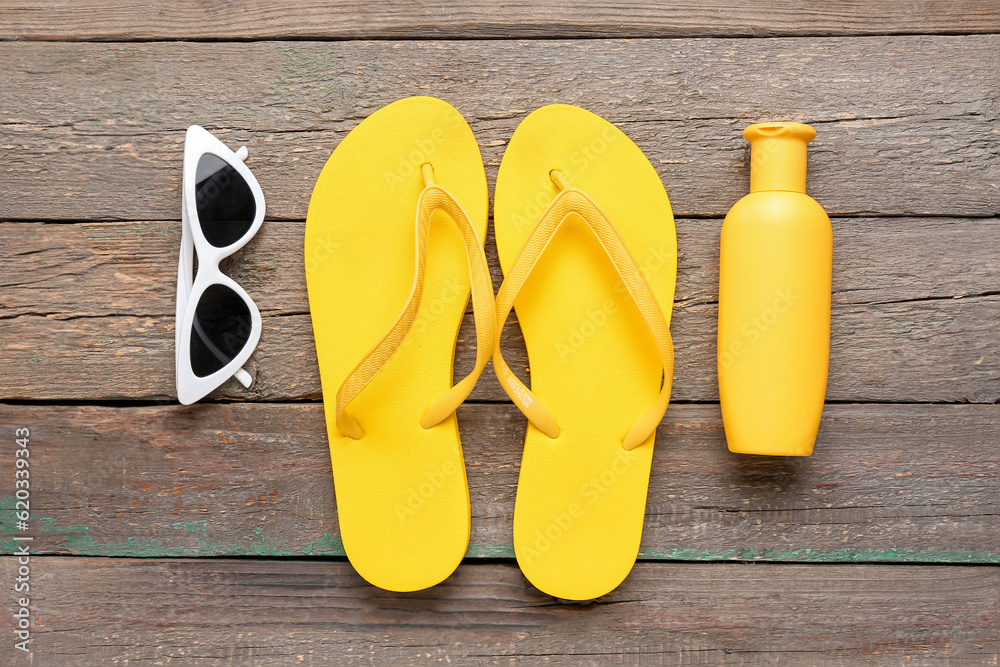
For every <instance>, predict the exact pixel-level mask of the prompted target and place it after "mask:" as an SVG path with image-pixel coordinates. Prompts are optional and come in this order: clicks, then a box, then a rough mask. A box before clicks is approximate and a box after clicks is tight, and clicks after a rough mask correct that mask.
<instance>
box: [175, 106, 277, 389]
mask: <svg viewBox="0 0 1000 667" xmlns="http://www.w3.org/2000/svg"><path fill="white" fill-rule="evenodd" d="M206 153H210V154H212V155H214V156H216V157H218V158H219V159H221V160H223V161H224V162H226V164H228V165H229V166H231V167H232V168H233V169H235V170H236V172H237V173H238V174H239V175H240V176H242V177H243V180H245V181H246V183H247V185H248V186H249V187H250V191H251V193H253V198H254V219H253V223H252V224H251V225H250V228H249V229H248V230H247V232H246V233H245V234H244V235H243V236H241V237H240V238H239V240H237V241H236V242H235V243H233V244H232V245H229V246H226V247H224V248H217V247H215V246H213V245H212V244H211V243H209V242H208V239H206V238H205V234H204V232H203V231H202V229H201V224H200V222H199V220H198V208H197V205H196V203H195V190H194V188H195V177H196V174H197V171H198V161H199V160H200V159H201V156H202V155H205V154H206ZM246 159H247V149H246V147H245V146H242V147H240V149H239V150H238V151H236V152H233V151H232V150H230V149H229V148H228V147H227V146H226V145H225V144H223V143H222V142H221V141H219V140H218V139H217V138H216V137H215V136H214V135H212V134H211V133H210V132H209V131H208V130H206V129H205V128H203V127H201V126H199V125H192V126H191V127H189V128H188V129H187V134H186V135H185V138H184V169H183V176H182V182H181V193H182V194H181V250H180V260H179V262H178V265H177V311H176V314H175V321H174V350H175V355H174V365H175V369H176V376H177V400H178V401H180V403H181V404H183V405H191V404H192V403H195V402H196V401H200V400H201V399H202V398H204V397H205V396H206V395H208V394H209V393H210V392H211V391H213V390H215V389H217V388H218V387H220V386H221V385H222V384H223V383H224V382H226V380H228V379H229V378H231V377H234V376H235V377H236V379H237V380H239V382H240V384H242V385H243V386H244V387H247V388H249V387H250V385H251V383H252V382H253V379H252V377H251V376H250V374H249V373H247V372H246V371H245V370H243V368H242V367H243V364H245V363H246V362H247V360H248V359H249V358H250V355H251V354H253V351H254V349H256V347H257V343H258V342H260V333H261V328H262V326H261V319H260V310H258V308H257V304H255V303H254V302H253V299H251V298H250V295H249V294H247V293H246V290H244V289H243V288H242V287H240V285H239V284H237V283H236V281H234V280H233V279H232V278H230V277H229V276H227V275H226V274H224V273H222V271H221V270H220V269H219V262H221V261H222V260H223V259H225V258H226V257H229V256H230V255H232V254H233V253H235V252H236V251H237V250H239V249H240V248H242V247H243V246H245V245H246V244H247V242H249V241H250V239H252V238H253V236H254V234H256V233H257V231H258V230H259V229H260V226H261V224H262V223H263V222H264V192H263V191H262V190H261V189H260V184H259V183H257V179H256V178H254V175H253V174H252V173H250V170H249V169H248V168H247V166H246V165H245V164H243V161H244V160H246ZM196 252H197V256H198V272H197V274H196V275H195V276H194V279H193V280H192V278H191V276H192V273H193V272H194V256H195V253H196ZM215 284H218V285H224V286H225V287H228V288H230V289H231V290H233V291H234V292H236V294H237V295H239V297H240V298H242V299H243V300H244V301H245V302H246V304H247V306H248V307H249V309H250V337H249V338H248V339H247V342H246V344H245V345H244V346H243V349H241V350H240V352H239V354H237V355H236V357H235V358H233V359H232V360H230V361H229V363H227V364H226V365H225V366H223V367H222V368H220V369H219V370H217V371H215V372H214V373H211V374H210V375H206V376H204V377H199V376H197V375H195V373H194V370H193V368H192V367H191V330H192V327H193V326H194V315H195V309H196V308H197V306H198V301H199V300H200V299H201V297H202V295H203V294H204V293H205V290H206V289H207V288H208V287H209V286H210V285H215Z"/></svg>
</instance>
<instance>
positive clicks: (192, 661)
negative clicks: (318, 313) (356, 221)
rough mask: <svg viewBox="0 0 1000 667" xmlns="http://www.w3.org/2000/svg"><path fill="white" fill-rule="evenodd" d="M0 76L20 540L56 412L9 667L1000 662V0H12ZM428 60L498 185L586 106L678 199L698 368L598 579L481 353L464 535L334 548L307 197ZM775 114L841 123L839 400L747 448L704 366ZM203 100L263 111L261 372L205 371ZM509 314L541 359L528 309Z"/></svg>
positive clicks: (680, 345)
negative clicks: (465, 545)
mask: <svg viewBox="0 0 1000 667" xmlns="http://www.w3.org/2000/svg"><path fill="white" fill-rule="evenodd" d="M0 72H2V74H0V84H2V85H0V92H2V94H0V267H2V269H3V270H2V273H0V285H2V288H0V426H2V437H3V439H4V440H0V498H3V500H2V501H0V503H2V507H0V509H2V510H3V511H2V512H0V551H2V553H4V554H10V553H12V552H13V550H14V548H15V542H14V541H13V537H14V536H15V535H17V534H19V533H18V531H17V530H16V527H15V525H14V519H13V515H12V512H11V511H10V510H11V509H12V508H13V504H14V498H13V496H14V455H13V451H14V429H16V428H19V427H28V428H30V429H31V475H32V478H31V479H32V490H31V492H32V497H31V502H32V508H31V509H32V520H31V528H30V530H29V531H28V532H27V533H21V534H27V535H30V536H32V537H33V538H34V541H33V542H32V545H33V554H35V555H33V556H32V561H31V562H32V565H31V567H32V573H31V577H32V614H33V623H34V626H33V635H32V640H31V648H32V651H33V653H32V655H31V656H28V655H26V654H23V653H22V652H20V651H16V650H15V649H14V648H13V642H14V641H15V639H14V636H13V632H12V628H13V626H14V624H15V619H14V618H13V616H12V614H13V611H14V600H15V599H16V597H17V596H15V595H14V593H13V585H14V580H15V577H16V570H17V564H16V559H15V558H14V557H13V556H10V555H5V556H0V591H2V593H0V603H2V605H3V613H4V617H3V618H4V623H3V627H2V628H0V659H2V660H3V662H4V664H11V665H28V664H31V665H68V664H88V665H89V664H93V665H105V664H128V665H154V664H156V665H159V664H181V665H209V664H219V663H222V664H259V665H277V664H305V665H310V664H317V665H318V664H353V663H359V664H361V663H363V664H386V663H389V662H397V663H404V664H409V663H413V664H417V663H426V662H445V663H450V664H475V663H488V664H526V665H534V664H543V663H544V664H565V665H585V664H595V665H603V664H705V665H719V664H738V665H742V664H765V663H778V664H792V665H841V664H849V665H856V664H914V665H916V664H949V665H980V664H984V665H987V664H988V665H996V664H997V662H998V660H1000V657H998V654H1000V568H998V565H1000V405H998V403H1000V365H998V353H1000V218H998V217H997V216H998V213H1000V122H998V114H1000V106H998V91H1000V5H997V3H996V2H995V1H994V0H958V1H955V2H931V1H922V0H912V1H909V2H895V3H893V2H873V3H860V2H852V1H850V0H832V1H830V2H824V3H818V2H817V3H809V4H806V3H802V2H798V1H792V0H783V1H781V2H776V3H771V5H770V6H769V7H768V8H767V9H766V10H765V9H764V8H762V7H761V6H760V3H756V2H750V1H749V0H707V1H705V2H697V3H696V2H691V1H682V2H677V3H675V4H673V5H671V6H669V7H666V6H660V5H655V4H652V5H651V4H648V3H645V2H639V1H637V0H622V1H621V2H617V3H596V2H576V3H573V2H562V1H557V0H545V1H543V2H538V3H504V2H482V1H481V0H480V1H477V2H473V3H470V4H458V3H454V2H450V1H447V2H444V3H440V2H439V3H429V2H424V1H423V0H404V1H402V2H396V3H391V4H390V3H377V4H376V3H359V2H355V1H347V2H343V3H339V4H336V5H332V6H326V5H324V4H322V3H314V2H305V3H298V2H291V1H290V0H271V1H268V2H265V1H264V0H250V1H247V2H242V3H231V2H221V1H219V0H212V1H207V2H205V1H203V2H193V1H192V0H182V1H178V2H171V3H167V2H152V3H147V4H138V3H134V4H133V3H129V2H127V1H126V2H125V3H110V2H107V1H105V0H79V1H77V2H74V3H69V2H65V0H4V1H3V2H2V4H0ZM415 94H430V95H435V96H438V97H441V98H443V99H445V100H447V101H449V102H451V103H452V104H454V105H455V106H456V107H457V108H458V109H459V110H460V111H461V112H462V113H463V114H464V115H465V117H466V118H467V119H468V121H469V123H470V124H471V126H472V129H473V131H474V132H475V134H476V137H477V139H478V141H479V142H480V146H481V149H482V152H483V157H484V159H485V161H486V168H487V176H488V178H489V180H490V186H491V190H492V184H493V180H494V178H495V176H496V170H497V167H498V165H499V162H500V159H501V157H502V155H503V150H504V146H505V142H506V140H507V139H508V138H509V137H510V135H511V134H512V132H513V130H514V128H515V127H516V126H517V124H518V122H519V121H520V120H521V119H522V118H523V117H524V116H525V115H526V114H527V113H528V112H530V111H531V110H533V109H535V108H537V107H538V106H541V105H544V104H548V103H553V102H567V103H573V104H578V105H581V106H584V107H586V108H588V109H591V110H592V111H594V112H596V113H599V114H601V115H603V116H604V117H606V118H608V119H609V120H611V121H612V122H614V123H616V124H618V125H619V126H620V127H621V128H622V129H623V130H625V131H626V132H627V133H628V134H629V135H630V136H631V137H632V138H633V139H634V140H635V141H636V143H638V145H639V146H640V147H641V148H642V149H643V150H644V151H645V152H646V154H647V155H648V156H649V158H650V160H651V161H652V163H653V165H654V166H655V167H656V168H657V170H658V171H659V173H660V175H661V177H662V178H663V181H664V184H665V186H666V188H667V192H668V193H669V195H670V198H671V201H672V204H673V207H674V212H675V215H676V216H677V229H678V243H679V249H680V257H679V267H680V270H679V275H678V289H677V301H676V304H675V311H674V325H673V336H674V341H675V344H676V346H677V369H676V373H675V379H674V395H673V398H674V400H673V403H672V405H671V408H670V409H669V411H668V412H667V416H666V418H665V420H664V422H663V424H662V425H661V427H660V430H659V434H658V438H657V446H656V453H655V456H654V463H653V473H652V480H651V483H650V492H649V501H648V507H647V516H646V526H645V531H644V535H643V544H642V550H641V553H640V562H639V563H638V564H637V565H636V567H635V569H634V570H633V572H632V574H631V575H630V576H629V578H628V579H627V580H626V581H625V583H624V584H623V585H622V586H621V587H620V588H619V589H617V590H616V591H614V592H613V593H611V594H609V595H608V596H606V597H604V598H601V599H599V600H596V601H594V602H591V603H586V604H570V603H565V602H562V601H559V600H555V599H553V598H550V597H548V596H545V595H543V594H541V593H539V592H538V591H537V590H536V589H534V588H533V587H531V586H530V585H529V584H528V583H527V582H526V581H525V579H524V578H523V577H522V576H521V574H520V572H519V570H518V569H517V565H516V562H515V561H514V560H513V551H512V547H511V518H512V511H513V502H514V493H515V490H516V482H517V471H518V463H519V456H520V446H521V442H522V440H523V435H524V427H525V420H524V418H523V417H522V416H521V415H520V413H518V412H517V410H516V409H514V408H513V406H512V405H511V404H510V403H509V402H508V401H507V400H506V396H505V395H504V394H503V392H502V391H501V389H500V387H499V385H498V384H497V382H496V380H495V379H494V378H493V376H492V372H491V371H490V370H487V372H486V374H484V376H483V379H482V380H481V381H480V383H479V386H478V387H477V389H476V391H475V393H474V394H473V396H472V397H471V399H470V400H469V401H468V403H467V404H466V405H465V406H463V407H462V408H461V410H460V412H459V420H460V424H461V428H462V435H463V445H464V449H465V458H466V465H467V468H468V476H469V485H470V491H471V497H472V543H471V546H470V548H469V553H468V558H467V559H466V561H465V562H464V563H463V565H462V566H460V567H459V569H458V571H457V572H456V573H455V574H454V575H453V576H452V577H451V578H450V579H448V580H447V581H446V582H445V583H444V584H442V585H440V586H437V587H435V588H433V589H431V590H428V591H423V592H420V593H414V594H394V593H388V592H385V591H381V590H378V589H375V588H373V587H371V586H369V585H367V584H365V583H364V582H363V581H362V580H361V579H360V578H359V577H358V576H357V575H356V574H355V573H354V572H353V570H352V569H351V567H350V565H349V564H348V563H347V562H346V559H344V558H343V549H342V546H341V544H340V540H339V536H338V535H339V534H338V527H337V518H336V510H335V507H334V504H333V486H332V480H331V475H330V464H329V455H328V452H327V444H326V435H325V425H324V421H323V413H322V406H321V395H320V387H319V377H318V372H317V368H316V362H315V352H314V348H313V343H312V337H311V328H310V321H309V314H308V304H307V301H306V294H305V283H304V275H303V269H302V266H303V261H302V258H301V247H302V235H303V227H304V218H305V214H306V207H307V204H308V199H309V195H310V193H311V189H312V185H313V182H314V181H315V178H316V176H317V175H318V173H319V170H320V168H321V166H322V164H323V162H324V161H325V160H326V158H327V157H328V156H329V154H330V152H331V151H332V150H333V148H334V147H335V146H336V145H337V143H338V141H339V140H340V139H342V138H343V136H344V135H345V134H346V133H347V132H348V131H350V129H351V128H353V127H354V126H355V125H356V124H357V122H358V121H359V120H360V119H362V118H364V117H365V116H367V115H368V114H369V113H371V112H372V111H373V110H375V109H377V108H379V107H380V106H382V105H384V104H387V103H389V102H391V101H393V100H395V99H398V98H401V97H405V96H408V95H415ZM779 119H781V120H798V121H802V122H808V123H811V124H813V125H814V126H815V127H816V128H817V131H818V136H817V138H816V140H815V141H814V142H813V143H812V144H811V147H810V158H809V159H810V164H809V189H810V194H812V195H813V196H814V197H815V198H816V199H817V200H818V201H819V202H820V203H822V204H823V205H824V206H825V207H826V209H827V211H829V213H830V215H831V217H832V218H833V226H834V239H835V250H834V252H835V258H834V259H835V267H834V293H833V340H832V348H833V349H832V354H831V375H830V386H829V392H828V404H827V407H826V410H825V412H824V421H823V424H822V427H821V430H820V437H819V442H818V445H817V449H816V453H815V454H814V455H813V456H812V457H810V458H807V459H782V458H761V457H747V456H737V455H732V454H729V453H728V452H727V451H726V448H725V439H724V434H723V431H722V426H721V420H720V413H719V407H718V391H717V387H716V381H715V373H714V368H715V361H714V354H715V352H714V346H715V337H714V334H715V318H716V299H717V297H716V295H717V273H718V237H719V228H720V225H721V222H722V217H723V216H724V215H725V212H726V211H727V210H728V209H729V207H730V206H731V205H732V204H733V203H735V201H736V200H737V199H739V197H740V196H742V195H743V194H745V193H746V192H747V189H748V181H749V167H748V150H747V147H746V145H745V142H744V141H743V140H742V138H741V132H742V129H743V128H744V127H745V126H746V125H748V124H750V123H752V122H756V121H760V120H779ZM191 123H199V124H202V125H204V126H206V127H207V128H209V129H210V130H212V131H213V132H215V133H216V134H217V135H218V136H219V137H220V138H222V139H223V140H224V141H225V142H227V143H228V144H229V145H231V146H234V147H235V146H238V145H240V144H246V145H247V146H248V148H249V150H250V160H249V162H248V164H249V166H250V168H251V169H253V171H254V173H255V174H256V175H257V177H258V179H259V180H260V183H261V186H262V187H263V189H264V192H265V195H266V197H267V203H268V216H269V217H268V220H267V222H265V224H264V226H263V227H262V229H261V231H260V233H259V234H258V235H257V237H256V239H255V240H254V241H253V242H251V243H250V244H249V245H248V246H247V248H246V249H245V250H244V251H243V252H241V253H240V254H239V256H237V257H235V258H234V259H232V260H231V261H229V262H228V263H227V265H228V266H227V269H228V270H229V272H230V273H231V275H233V277H234V278H235V279H236V280H237V281H238V282H240V283H241V284H242V285H244V286H245V287H246V289H247V291H248V292H249V293H250V294H251V295H252V296H253V297H254V299H255V300H256V302H257V304H258V305H259V306H260V309H261V311H262V314H263V316H264V334H263V337H262V340H261V344H260V346H259V348H258V349H257V352H256V353H255V354H254V357H253V358H252V361H251V363H250V366H249V368H250V370H251V372H252V373H253V374H254V375H255V378H256V381H255V383H254V385H253V387H252V388H251V389H250V390H244V389H243V388H242V387H240V386H239V385H237V384H236V383H235V382H233V381H231V382H229V383H228V384H226V385H225V386H224V387H223V388H222V389H220V390H219V391H218V392H216V393H214V394H213V395H212V396H211V397H210V399H209V400H206V401H203V402H202V403H200V404H199V405H197V406H193V407H181V406H178V405H177V404H176V401H175V400H173V399H172V395H173V382H174V376H173V325H174V322H173V308H174V286H175V276H176V253H177V247H178V242H179V237H180V229H179V207H180V192H179V184H180V177H181V156H182V149H183V139H184V129H185V128H186V127H187V125H189V124H191ZM490 261H491V264H492V267H493V270H494V282H495V283H496V284H497V285H499V283H500V275H499V273H498V267H497V262H496V257H495V252H491V253H490ZM466 324H467V328H466V329H464V330H463V334H462V335H461V336H460V346H459V350H458V354H457V359H456V367H457V371H456V372H458V373H462V374H464V372H465V371H467V370H468V369H469V368H470V367H471V366H472V364H473V362H474V356H475V351H474V349H473V348H471V347H470V345H471V331H472V329H471V319H470V321H469V322H467V323H466ZM467 333H468V334H470V335H468V336H467V335H466V334H467ZM504 340H505V351H506V353H507V355H508V360H509V361H510V362H511V363H512V365H514V363H515V362H516V363H517V364H518V365H520V366H522V367H523V366H525V365H526V363H527V359H526V357H525V354H524V348H523V345H522V344H521V341H520V338H519V332H518V328H517V324H516V322H515V321H514V320H513V318H512V320H511V322H510V323H509V324H508V325H507V329H506V330H505V334H504ZM428 539H433V536H428ZM594 550H595V555H597V554H599V550H600V544H599V543H595V545H594Z"/></svg>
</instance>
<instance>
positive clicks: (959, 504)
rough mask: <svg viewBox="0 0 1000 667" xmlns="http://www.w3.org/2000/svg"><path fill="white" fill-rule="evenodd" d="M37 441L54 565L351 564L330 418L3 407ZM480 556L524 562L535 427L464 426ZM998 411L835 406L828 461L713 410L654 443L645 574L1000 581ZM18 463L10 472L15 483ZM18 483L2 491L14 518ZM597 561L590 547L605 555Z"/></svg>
mask: <svg viewBox="0 0 1000 667" xmlns="http://www.w3.org/2000/svg"><path fill="white" fill-rule="evenodd" d="M2 411H3V420H2V421H3V423H4V424H5V425H6V428H9V429H13V428H20V427H26V428H29V429H30V430H31V445H30V447H31V468H30V471H31V480H32V487H31V489H32V492H31V493H32V495H31V502H32V506H31V509H32V517H33V519H32V522H31V524H30V530H29V532H26V533H25V532H18V531H17V530H15V526H14V523H13V522H14V517H13V513H12V512H9V511H2V512H0V534H2V535H3V538H2V542H0V545H2V551H3V552H5V553H10V552H12V551H13V549H14V546H15V545H14V542H13V540H12V537H13V536H14V535H30V536H32V537H34V541H33V542H32V545H31V546H32V549H34V550H35V551H36V552H42V553H48V554H76V555H95V556H142V557H150V556H215V555H247V556H330V555H334V556H336V555H343V549H342V547H341V543H340V538H339V529H338V523H337V516H336V511H335V506H334V498H333V486H332V484H333V480H332V477H331V474H330V459H329V453H328V450H327V439H326V427H325V422H324V420H323V412H322V407H321V406H320V405H318V404H281V405H275V404H263V405H261V404H258V405H253V404H230V405H200V406H194V407H189V408H185V407H181V406H151V407H143V408H105V407H95V406H46V405H37V406H36V405H25V406H20V405H17V406H13V405H5V406H3V407H2ZM459 423H460V426H461V429H462V439H463V448H464V451H465V459H466V468H467V474H468V479H469V489H470V497H471V502H472V540H471V547H470V549H469V556H471V557H485V558H490V557H497V556H499V557H505V558H509V557H512V555H513V552H512V547H511V539H512V538H511V521H512V516H513V509H514V494H515V490H516V487H517V474H518V467H519V463H520V455H521V446H522V443H523V440H524V428H525V420H524V418H523V417H522V416H521V415H520V413H519V412H517V410H516V409H515V408H514V407H513V406H511V405H466V406H463V407H462V408H461V410H460V412H459ZM998 440H1000V406H998V405H958V406H948V405H828V406H827V408H826V412H825V417H824V421H823V425H822V427H821V430H820V436H819V442H818V445H817V448H816V453H815V454H814V455H813V456H812V457H809V458H803V459H787V458H770V457H752V456H737V455H733V454H730V453H729V452H728V451H727V450H726V446H725V439H724V434H723V430H722V424H721V417H720V413H719V408H718V406H717V405H673V406H671V407H670V409H669V410H668V412H667V417H666V419H665V420H664V422H663V424H662V425H661V426H660V429H659V432H658V435H657V445H656V453H655V455H654V458H653V469H652V473H651V481H650V487H649V498H648V502H647V514H646V525H645V529H644V533H643V542H642V551H641V554H640V555H641V557H642V558H645V559H653V560H676V559H683V560H765V561H870V562H883V561H890V562H962V563H1000V512H997V499H998V498H1000V450H998V449H997V446H996V443H997V441H998ZM13 455H14V449H13V448H12V447H7V448H0V469H7V470H13V465H14V464H13ZM12 480H13V476H12V475H11V476H10V477H9V478H8V481H6V482H3V485H2V487H0V488H2V489H6V491H3V494H4V495H5V496H8V497H7V498H6V500H4V503H3V505H2V507H0V509H2V510H8V509H13V505H14V498H13V491H12V489H13V481H12ZM595 548H596V547H595Z"/></svg>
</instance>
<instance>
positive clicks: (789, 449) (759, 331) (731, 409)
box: [718, 123, 833, 456]
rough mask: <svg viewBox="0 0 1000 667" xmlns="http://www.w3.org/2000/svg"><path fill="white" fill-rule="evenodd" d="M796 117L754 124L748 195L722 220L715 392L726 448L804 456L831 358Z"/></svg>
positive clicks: (815, 210) (817, 222) (824, 227)
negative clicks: (724, 432) (785, 120)
mask: <svg viewBox="0 0 1000 667" xmlns="http://www.w3.org/2000/svg"><path fill="white" fill-rule="evenodd" d="M815 136H816V130H814V129H813V128H812V127H810V126H809V125H803V124H802V123H759V124H757V125H751V126H750V127H748V128H747V129H746V130H744V132H743V137H744V138H745V139H746V140H747V141H749V142H750V194H748V195H747V196H745V197H743V198H742V199H740V200H739V201H738V202H736V205H735V206H733V207H732V209H730V211H729V213H728V215H726V219H725V222H723V224H722V241H721V249H720V258H719V340H718V366H719V398H720V402H721V404H722V419H723V423H724V425H725V429H726V441H727V442H728V444H729V450H730V451H732V452H737V453H741V454H770V455H773V456H808V455H810V454H812V451H813V446H814V444H815V442H816V432H817V431H818V430H819V422H820V417H821V415H822V412H823V401H824V398H825V396H826V381H827V374H828V370H829V360H830V292H831V280H832V278H831V276H832V272H833V229H832V227H831V226H830V218H829V217H828V216H827V214H826V212H825V211H824V210H823V207H822V206H820V205H819V204H818V203H817V202H816V200H814V199H813V198H812V197H810V196H808V195H807V194H806V144H808V143H809V142H810V141H812V139H813V137H815Z"/></svg>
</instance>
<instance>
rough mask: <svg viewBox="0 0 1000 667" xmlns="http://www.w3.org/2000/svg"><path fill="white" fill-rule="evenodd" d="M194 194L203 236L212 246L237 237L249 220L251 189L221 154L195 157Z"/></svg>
mask: <svg viewBox="0 0 1000 667" xmlns="http://www.w3.org/2000/svg"><path fill="white" fill-rule="evenodd" d="M194 180H195V185H194V196H195V202H196V203H197V205H198V221H199V222H200V223H201V231H202V232H204V234H205V238H206V239H207V240H208V242H209V243H211V244H212V245H214V246H215V247H216V248H225V247H226V246H229V245H232V244H234V243H236V242H237V241H238V240H240V239H241V238H242V237H243V235H244V234H246V233H247V231H248V230H249V229H250V225H252V224H253V216H254V213H256V211H257V207H256V205H255V204H254V201H253V192H251V191H250V186H249V185H247V182H246V181H245V180H243V177H242V176H240V174H239V172H237V171H236V170H235V169H233V168H232V167H231V166H230V165H229V163H227V162H226V161H225V160H223V159H222V158H220V157H218V156H216V155H212V154H211V153H205V154H204V155H202V156H201V159H200V160H198V169H197V171H196V172H195V179H194Z"/></svg>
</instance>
